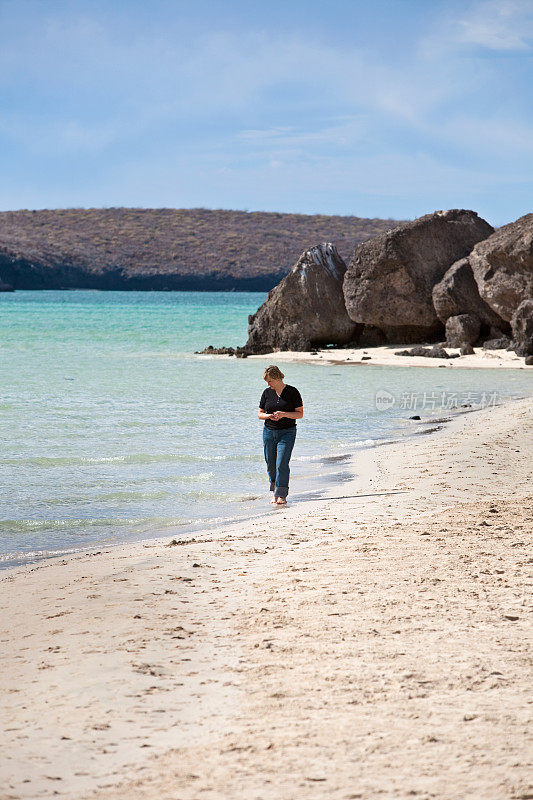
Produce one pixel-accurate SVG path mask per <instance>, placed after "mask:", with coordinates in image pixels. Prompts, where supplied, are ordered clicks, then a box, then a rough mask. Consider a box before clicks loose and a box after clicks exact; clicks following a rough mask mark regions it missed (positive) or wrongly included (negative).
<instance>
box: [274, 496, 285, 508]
mask: <svg viewBox="0 0 533 800" xmlns="http://www.w3.org/2000/svg"><path fill="white" fill-rule="evenodd" d="M275 502H276V505H278V506H286V505H287V501H286V500H285V498H284V497H276V501H275Z"/></svg>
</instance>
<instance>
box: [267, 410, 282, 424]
mask: <svg viewBox="0 0 533 800" xmlns="http://www.w3.org/2000/svg"><path fill="white" fill-rule="evenodd" d="M284 416H285V414H284V413H283V411H274V413H273V414H271V415H270V419H273V420H274V422H277V421H278V420H279V419H283V417H284Z"/></svg>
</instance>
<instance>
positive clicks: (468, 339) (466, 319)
mask: <svg viewBox="0 0 533 800" xmlns="http://www.w3.org/2000/svg"><path fill="white" fill-rule="evenodd" d="M480 330H481V323H480V321H479V318H478V317H476V316H475V314H457V316H455V317H448V319H447V320H446V344H447V345H449V347H461V345H463V344H474V342H477V340H478V339H479V332H480Z"/></svg>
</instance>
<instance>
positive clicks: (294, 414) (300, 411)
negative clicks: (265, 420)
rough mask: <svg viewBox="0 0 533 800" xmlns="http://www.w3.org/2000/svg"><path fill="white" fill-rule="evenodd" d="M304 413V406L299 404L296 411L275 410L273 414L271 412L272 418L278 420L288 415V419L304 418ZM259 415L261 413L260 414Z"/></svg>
mask: <svg viewBox="0 0 533 800" xmlns="http://www.w3.org/2000/svg"><path fill="white" fill-rule="evenodd" d="M303 415H304V407H303V406H298V408H295V409H294V411H274V413H273V414H269V415H268V416H270V418H271V419H273V420H275V421H277V420H278V419H282V418H283V417H286V418H287V419H302V417H303ZM258 416H259V415H258Z"/></svg>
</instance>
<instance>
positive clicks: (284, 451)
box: [257, 365, 304, 506]
mask: <svg viewBox="0 0 533 800" xmlns="http://www.w3.org/2000/svg"><path fill="white" fill-rule="evenodd" d="M284 377H285V376H284V374H283V372H282V371H281V370H280V368H279V367H276V366H274V365H272V366H270V367H267V368H266V370H265V372H264V375H263V378H264V380H265V381H266V382H267V383H268V389H265V391H264V392H263V394H262V395H261V400H260V401H259V411H258V412H257V417H258V419H264V420H265V427H264V428H263V447H264V451H265V461H266V465H267V472H268V477H269V479H270V491H271V492H274V499H273V500H271V501H270V502H271V503H274V504H275V505H278V506H285V505H287V495H288V494H289V474H290V469H289V461H290V458H291V453H292V448H293V447H294V441H295V439H296V420H297V419H301V418H302V417H303V415H304V409H303V402H302V397H301V395H300V392H299V391H298V389H296V388H295V387H294V386H289V385H288V384H286V383H283V378H284Z"/></svg>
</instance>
